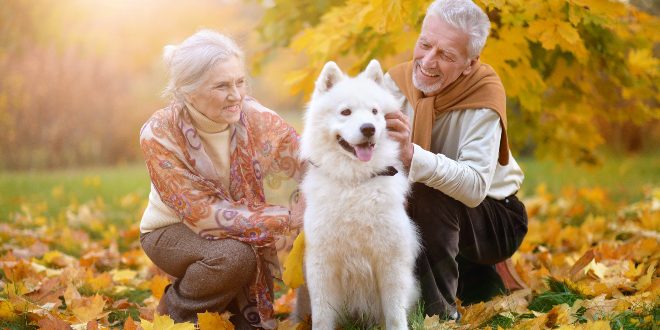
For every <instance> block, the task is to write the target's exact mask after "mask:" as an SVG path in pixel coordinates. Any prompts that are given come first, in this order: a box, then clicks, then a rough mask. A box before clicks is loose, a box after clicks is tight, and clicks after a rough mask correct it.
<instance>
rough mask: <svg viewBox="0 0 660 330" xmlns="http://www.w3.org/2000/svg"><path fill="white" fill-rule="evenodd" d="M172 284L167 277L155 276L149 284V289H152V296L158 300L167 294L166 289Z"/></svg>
mask: <svg viewBox="0 0 660 330" xmlns="http://www.w3.org/2000/svg"><path fill="white" fill-rule="evenodd" d="M168 284H170V280H169V279H167V277H165V276H161V275H155V276H154V277H152V278H151V284H149V289H151V294H153V295H154V297H155V298H156V299H160V298H161V297H162V296H163V293H164V292H165V287H166V286H167V285H168Z"/></svg>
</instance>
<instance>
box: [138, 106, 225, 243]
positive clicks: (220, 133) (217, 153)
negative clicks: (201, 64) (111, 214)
mask: <svg viewBox="0 0 660 330" xmlns="http://www.w3.org/2000/svg"><path fill="white" fill-rule="evenodd" d="M186 107H187V108H188V111H189V113H190V117H191V118H192V122H193V125H194V126H195V128H196V129H197V134H199V137H200V139H201V140H202V144H203V146H204V150H205V151H206V153H207V154H208V155H209V158H211V161H212V162H213V165H214V166H215V170H216V171H217V172H218V174H220V175H219V177H220V178H221V180H222V181H221V182H220V183H221V184H222V185H223V186H224V187H228V186H229V161H230V154H229V130H228V127H229V125H228V124H227V123H217V122H215V121H213V120H211V119H209V118H208V117H206V116H205V115H204V114H202V113H201V112H199V111H197V110H196V109H195V108H193V107H192V106H191V105H190V104H186ZM222 173H226V175H222ZM177 222H181V219H179V217H178V216H177V215H176V213H174V211H173V210H172V209H171V208H170V207H169V206H167V205H165V203H163V201H162V200H161V199H160V196H159V195H158V192H157V191H156V189H155V188H154V185H153V184H151V192H149V204H148V205H147V208H146V209H145V210H144V214H143V215H142V220H141V221H140V231H141V232H142V233H148V232H150V231H153V230H155V229H158V228H161V227H165V226H167V225H171V224H174V223H177Z"/></svg>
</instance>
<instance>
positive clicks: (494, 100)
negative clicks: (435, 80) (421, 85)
mask: <svg viewBox="0 0 660 330" xmlns="http://www.w3.org/2000/svg"><path fill="white" fill-rule="evenodd" d="M413 66H414V62H413V61H409V62H405V63H401V64H399V65H397V66H395V67H393V68H392V69H391V70H390V71H389V74H390V76H391V77H392V79H393V80H394V82H395V83H396V84H397V86H398V87H399V89H400V90H401V92H403V94H404V95H405V96H406V98H407V99H408V102H410V104H411V105H412V106H413V109H414V110H415V112H414V119H413V130H412V141H413V142H414V143H415V144H417V145H419V146H420V147H422V148H424V149H426V150H430V148H431V132H432V130H433V123H434V122H435V119H436V118H437V117H438V116H439V115H440V114H442V113H444V112H449V111H455V110H466V109H483V108H488V109H492V110H495V111H496V112H497V113H498V114H499V115H500V123H501V125H502V137H501V140H500V151H499V158H498V162H499V163H500V164H502V165H506V164H508V163H509V144H508V142H507V137H506V94H505V93H504V87H503V86H502V82H501V81H500V78H499V77H498V76H497V73H495V71H494V70H493V68H491V67H490V66H489V65H487V64H483V63H477V64H476V67H475V68H474V69H473V70H472V72H470V74H468V75H461V76H460V77H458V79H456V81H454V82H452V83H451V84H450V85H448V86H446V87H444V88H443V89H442V91H441V92H440V94H438V95H435V96H429V97H425V96H424V94H423V93H422V92H421V91H420V90H418V89H417V88H415V86H414V85H413V82H412V75H413Z"/></svg>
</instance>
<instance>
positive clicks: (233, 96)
mask: <svg viewBox="0 0 660 330" xmlns="http://www.w3.org/2000/svg"><path fill="white" fill-rule="evenodd" d="M240 95H241V93H240V92H239V90H238V87H236V86H233V87H232V88H231V89H230V90H229V94H228V95H227V99H229V100H232V101H236V100H240V99H241V96H240Z"/></svg>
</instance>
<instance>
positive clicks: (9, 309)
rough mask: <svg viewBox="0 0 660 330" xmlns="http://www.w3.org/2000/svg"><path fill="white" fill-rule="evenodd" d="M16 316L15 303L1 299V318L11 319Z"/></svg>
mask: <svg viewBox="0 0 660 330" xmlns="http://www.w3.org/2000/svg"><path fill="white" fill-rule="evenodd" d="M15 318H16V313H15V312H14V305H12V303H11V302H9V301H6V300H0V319H2V320H8V321H11V320H13V319H15Z"/></svg>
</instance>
